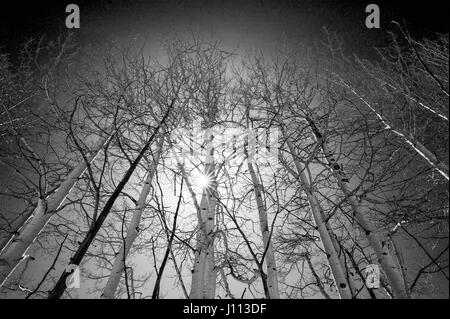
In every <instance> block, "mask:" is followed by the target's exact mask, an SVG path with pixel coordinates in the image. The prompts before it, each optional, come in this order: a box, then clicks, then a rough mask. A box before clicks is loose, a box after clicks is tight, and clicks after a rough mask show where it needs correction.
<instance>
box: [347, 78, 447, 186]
mask: <svg viewBox="0 0 450 319" xmlns="http://www.w3.org/2000/svg"><path fill="white" fill-rule="evenodd" d="M338 77H339V76H338ZM339 79H340V81H341V83H339V84H341V85H344V86H345V87H346V88H348V89H349V90H350V91H351V92H352V93H353V94H354V95H355V96H356V97H358V98H359V99H360V100H361V101H362V102H363V104H364V105H366V106H367V107H368V108H369V109H370V111H371V112H373V113H374V114H375V115H376V117H377V118H378V119H379V120H380V122H381V123H383V125H384V127H385V129H386V130H389V131H391V132H392V133H394V134H395V135H397V136H399V137H400V138H401V139H402V140H403V141H404V142H405V143H406V144H408V145H409V146H410V147H411V148H412V149H413V150H414V151H415V152H416V153H417V154H419V156H420V157H422V159H424V160H425V161H426V162H427V163H428V164H429V165H430V166H431V167H432V168H433V169H435V170H436V171H438V172H439V174H441V175H442V176H443V177H444V178H445V179H446V180H447V181H448V180H449V169H448V165H447V164H445V163H443V162H441V161H439V159H438V158H436V156H435V155H434V154H433V153H432V152H430V151H429V150H428V149H427V148H426V147H425V146H424V145H423V144H422V143H420V142H418V141H417V140H416V139H415V138H414V137H413V136H411V134H408V133H407V132H405V131H403V130H401V129H399V128H397V127H395V126H394V125H393V124H392V123H391V122H390V121H389V120H388V119H387V118H385V117H383V116H382V114H380V113H379V112H378V111H377V110H376V109H375V108H374V107H373V106H372V105H371V104H370V103H369V102H368V101H367V100H366V99H364V97H362V96H361V95H360V94H358V93H357V92H356V91H355V90H354V89H353V88H352V87H351V86H350V85H348V84H347V83H346V82H345V81H344V80H342V79H341V78H340V77H339Z"/></svg>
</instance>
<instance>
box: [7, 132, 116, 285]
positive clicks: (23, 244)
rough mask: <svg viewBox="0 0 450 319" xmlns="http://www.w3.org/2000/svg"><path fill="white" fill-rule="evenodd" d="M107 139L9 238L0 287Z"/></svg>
mask: <svg viewBox="0 0 450 319" xmlns="http://www.w3.org/2000/svg"><path fill="white" fill-rule="evenodd" d="M109 139H110V136H106V137H103V138H101V139H100V140H99V141H98V142H97V143H96V145H95V146H94V149H93V151H92V152H90V153H88V154H87V155H86V160H82V161H81V162H80V163H78V165H77V166H75V168H74V169H73V170H72V171H71V172H70V173H69V175H68V176H67V177H66V179H65V180H64V181H63V182H62V183H61V185H60V186H59V187H58V189H57V190H56V191H55V192H54V193H53V194H51V195H50V196H48V197H47V198H45V199H44V198H39V200H38V204H37V206H36V208H35V209H34V211H33V213H32V214H31V216H30V217H29V218H28V220H27V222H26V223H25V224H24V226H23V227H22V229H20V230H19V232H18V234H16V235H15V236H14V237H12V238H11V240H10V242H9V244H7V245H6V246H5V248H4V249H3V251H2V252H1V253H0V287H1V286H2V285H3V284H4V283H5V282H6V280H7V279H8V277H9V275H10V274H11V273H12V272H13V271H14V269H15V268H16V267H17V265H18V264H19V262H20V261H21V260H22V259H23V256H25V255H26V253H27V251H28V248H29V247H30V245H31V244H32V243H33V242H34V241H35V240H36V238H37V237H38V235H39V233H40V232H41V231H42V229H44V227H45V225H47V223H48V221H49V219H50V218H51V217H52V216H53V214H54V213H55V212H56V211H57V210H58V208H59V207H60V206H61V204H62V203H63V202H64V200H65V199H66V197H67V195H68V194H69V193H70V191H71V189H72V187H73V186H74V185H75V183H76V182H77V181H78V179H79V178H80V176H82V175H83V173H84V171H85V170H86V168H87V165H90V164H91V163H92V162H93V161H94V159H95V157H96V155H97V154H98V152H99V151H100V150H101V149H102V148H103V147H104V145H105V144H106V143H107V142H108V140H109Z"/></svg>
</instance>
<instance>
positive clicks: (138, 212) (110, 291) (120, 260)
mask: <svg viewBox="0 0 450 319" xmlns="http://www.w3.org/2000/svg"><path fill="white" fill-rule="evenodd" d="M162 134H163V135H164V133H162ZM163 142H164V136H161V138H160V141H159V142H158V146H157V149H156V152H155V154H154V157H153V162H152V163H151V164H150V167H149V169H148V173H147V179H146V181H145V183H144V187H142V190H141V193H140V195H139V199H138V201H137V203H136V207H135V209H134V212H133V217H132V218H131V221H130V225H129V226H128V231H127V235H126V237H125V240H124V241H123V242H122V245H121V246H120V249H119V251H118V253H117V255H116V259H115V260H114V265H113V267H112V269H111V273H110V275H109V278H108V282H107V283H106V286H105V288H104V289H103V293H102V295H101V298H104V299H112V298H114V294H115V292H116V289H117V286H118V285H119V282H120V277H121V276H122V272H123V271H124V268H125V260H126V258H127V256H128V253H129V252H130V249H131V246H132V245H133V242H134V240H135V239H136V237H137V236H138V233H139V231H138V229H139V223H140V221H141V216H142V212H143V211H144V208H145V205H146V201H147V197H148V194H149V193H150V190H151V187H152V181H153V176H155V172H156V169H157V166H158V163H159V159H160V157H161V152H162V147H163Z"/></svg>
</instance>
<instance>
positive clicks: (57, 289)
mask: <svg viewBox="0 0 450 319" xmlns="http://www.w3.org/2000/svg"><path fill="white" fill-rule="evenodd" d="M174 103H175V100H172V102H171V104H170V106H169V107H168V109H167V111H166V114H165V115H164V117H163V118H162V120H161V122H160V123H159V125H158V127H157V128H156V129H155V131H154V132H153V134H152V135H151V137H150V139H149V140H148V142H147V143H146V144H145V145H144V147H143V148H142V149H141V151H140V152H139V154H138V156H137V157H136V158H135V159H134V161H133V162H132V163H131V165H130V167H129V168H128V170H127V172H126V173H125V175H124V176H123V177H122V180H121V181H120V183H119V184H118V185H117V187H116V189H115V190H114V192H113V193H112V194H111V196H110V197H109V199H108V200H107V202H106V203H105V206H104V207H103V209H102V211H101V213H100V215H99V216H98V218H97V220H96V221H95V223H94V225H93V227H92V228H91V229H90V230H89V231H88V233H87V234H86V237H85V238H84V239H83V241H82V242H81V244H80V246H79V247H78V250H77V251H76V252H75V254H74V255H73V256H72V258H71V259H70V263H71V264H73V265H80V263H81V261H82V260H83V257H84V255H85V254H86V252H87V250H88V249H89V246H90V245H91V243H92V241H93V240H94V238H95V236H96V235H97V233H98V231H99V230H100V228H101V227H102V225H103V222H104V221H105V219H106V217H108V215H109V212H110V211H111V208H112V207H113V205H114V203H115V201H116V199H117V198H118V197H119V195H120V194H121V193H122V190H123V188H124V187H125V185H126V184H127V183H128V180H129V179H130V177H131V175H132V174H133V172H134V171H135V169H136V167H137V166H138V164H139V162H140V161H141V159H142V157H143V156H144V154H145V153H146V152H147V151H148V149H149V148H150V146H151V144H152V142H153V139H154V138H155V136H156V134H157V133H158V131H159V130H160V128H161V126H163V125H165V122H166V119H167V117H168V116H169V113H170V111H171V109H172V107H173V105H174ZM69 275H70V272H66V271H64V272H63V273H62V275H61V277H60V278H59V280H58V282H57V283H56V284H55V286H54V287H53V289H52V290H51V291H50V293H49V296H48V299H59V298H61V296H62V294H63V293H64V291H65V290H66V279H67V277H68V276H69Z"/></svg>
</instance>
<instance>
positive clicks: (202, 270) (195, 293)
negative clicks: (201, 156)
mask: <svg viewBox="0 0 450 319" xmlns="http://www.w3.org/2000/svg"><path fill="white" fill-rule="evenodd" d="M205 141H207V143H206V144H207V145H209V146H207V147H206V150H207V154H206V162H205V170H204V174H205V175H206V176H208V178H209V180H210V182H209V185H207V186H206V187H205V188H204V189H203V191H202V199H201V201H200V215H199V216H198V217H199V220H198V224H199V228H200V229H199V230H198V233H197V245H196V251H195V259H194V269H193V272H192V281H191V291H190V294H189V298H190V299H214V297H215V295H216V277H217V271H216V269H215V268H214V266H215V260H214V227H215V213H216V204H217V199H216V195H217V180H216V176H215V174H216V170H215V163H214V157H213V156H214V155H213V154H214V153H213V152H214V150H213V149H212V145H211V143H212V136H208V131H206V132H205Z"/></svg>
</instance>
